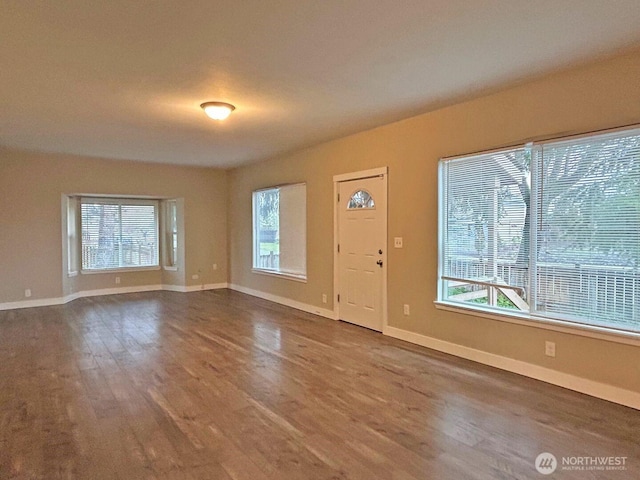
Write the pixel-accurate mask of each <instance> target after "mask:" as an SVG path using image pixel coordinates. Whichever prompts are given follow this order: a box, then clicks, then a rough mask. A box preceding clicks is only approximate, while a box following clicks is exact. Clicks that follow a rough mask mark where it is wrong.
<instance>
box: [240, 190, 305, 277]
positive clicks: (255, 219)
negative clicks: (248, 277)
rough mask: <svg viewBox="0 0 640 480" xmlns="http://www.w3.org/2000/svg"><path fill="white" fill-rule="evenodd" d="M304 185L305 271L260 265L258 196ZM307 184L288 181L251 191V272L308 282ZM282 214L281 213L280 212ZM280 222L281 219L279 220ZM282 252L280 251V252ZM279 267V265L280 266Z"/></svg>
mask: <svg viewBox="0 0 640 480" xmlns="http://www.w3.org/2000/svg"><path fill="white" fill-rule="evenodd" d="M300 186H303V187H304V196H305V206H304V208H305V211H304V232H305V235H304V272H301V273H297V272H293V271H287V270H280V269H275V268H274V269H272V268H266V267H260V266H258V262H257V260H258V257H259V253H258V252H259V250H260V238H259V236H258V224H259V211H258V208H257V196H258V195H259V194H261V193H264V192H268V191H271V190H278V191H280V190H282V189H285V188H288V187H300ZM306 207H307V184H306V182H296V183H287V184H281V185H274V186H271V187H264V188H259V189H256V190H253V191H252V192H251V218H252V226H251V236H252V243H251V245H252V247H251V272H252V273H257V274H260V275H267V276H273V277H278V278H284V279H287V280H293V281H297V282H302V283H306V282H307V234H306V232H307V208H306ZM278 215H280V213H278ZM278 223H280V221H278ZM279 254H280V252H279ZM278 268H279V267H278Z"/></svg>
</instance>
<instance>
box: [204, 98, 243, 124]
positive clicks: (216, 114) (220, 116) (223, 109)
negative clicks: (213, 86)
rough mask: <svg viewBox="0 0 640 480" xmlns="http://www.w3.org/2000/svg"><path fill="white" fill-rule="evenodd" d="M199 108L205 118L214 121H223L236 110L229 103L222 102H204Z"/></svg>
mask: <svg viewBox="0 0 640 480" xmlns="http://www.w3.org/2000/svg"><path fill="white" fill-rule="evenodd" d="M200 107H202V109H203V110H204V113H206V114H207V116H209V117H211V118H213V119H214V120H224V119H225V118H227V117H228V116H229V115H231V112H233V111H234V110H235V109H236V107H234V106H233V105H231V104H230V103H224V102H205V103H203V104H202V105H200Z"/></svg>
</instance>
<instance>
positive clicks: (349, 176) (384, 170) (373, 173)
mask: <svg viewBox="0 0 640 480" xmlns="http://www.w3.org/2000/svg"><path fill="white" fill-rule="evenodd" d="M371 177H383V179H384V188H383V189H382V190H383V200H384V203H385V205H386V206H387V218H385V219H384V222H383V224H384V227H383V228H384V232H383V234H384V247H383V248H384V250H383V253H382V261H383V265H384V268H383V269H382V329H383V331H384V329H386V328H387V326H388V311H387V310H388V309H387V271H388V269H389V264H388V261H387V258H388V257H387V250H388V246H389V245H388V244H389V242H388V235H387V231H388V222H389V203H388V192H387V190H388V187H389V167H379V168H372V169H369V170H361V171H359V172H351V173H343V174H340V175H334V176H333V318H334V320H340V303H339V302H338V290H339V286H340V280H339V272H338V266H339V263H338V186H339V185H338V184H339V183H340V182H346V181H349V180H359V179H361V178H371Z"/></svg>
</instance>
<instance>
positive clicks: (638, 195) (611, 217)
mask: <svg viewBox="0 0 640 480" xmlns="http://www.w3.org/2000/svg"><path fill="white" fill-rule="evenodd" d="M440 185H441V189H440V239H441V243H440V284H439V294H438V299H439V300H440V301H446V302H450V303H458V304H464V305H465V306H466V307H470V308H478V309H485V310H498V311H502V312H506V313H512V314H517V315H520V316H523V315H524V316H528V317H530V318H531V319H538V318H540V319H552V320H557V321H566V322H572V323H578V324H586V325H590V326H596V327H604V328H607V329H613V330H617V331H631V332H640V270H639V269H640V130H638V129H635V130H626V131H617V132H611V133H606V134H593V135H588V136H582V137H575V138H565V139H561V140H554V141H548V142H541V143H534V144H529V145H526V146H523V147H522V148H514V149H509V150H504V151H499V152H488V153H483V154H477V155H471V156H465V157H457V158H450V159H443V160H442V161H441V163H440ZM530 252H532V254H530Z"/></svg>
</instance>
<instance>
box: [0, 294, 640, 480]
mask: <svg viewBox="0 0 640 480" xmlns="http://www.w3.org/2000/svg"><path fill="white" fill-rule="evenodd" d="M0 402H1V403H0V478H1V479H8V478H19V479H31V478H42V479H55V478H78V479H103V478H104V479H122V480H125V479H126V480H130V479H220V480H227V479H236V480H240V479H246V480H262V479H347V478H349V479H363V480H365V479H366V480H373V479H389V480H391V479H393V480H411V479H452V480H457V479H467V478H468V479H511V478H532V479H536V478H538V479H541V478H563V479H564V478H566V479H574V478H575V479H581V480H582V479H589V478H612V479H627V478H629V479H638V478H640V445H639V440H640V412H638V411H636V410H632V409H629V408H625V407H622V406H619V405H615V404H612V403H608V402H605V401H600V400H597V399H594V398H591V397H588V396H585V395H580V394H578V393H574V392H570V391H568V390H564V389H562V388H558V387H554V386H551V385H547V384H544V383H541V382H537V381H534V380H531V379H527V378H524V377H520V376H518V375H513V374H509V373H506V372H502V371H499V370H496V369H492V368H489V367H485V366H482V365H478V364H475V363H472V362H468V361H465V360H461V359H457V358H455V357H450V356H447V355H444V354H440V353H437V352H433V351H430V350H427V349H424V348H421V347H417V346H414V345H411V344H408V343H404V342H401V341H397V340H394V339H390V338H387V337H383V336H382V335H380V334H377V333H374V332H371V331H368V330H365V329H362V328H358V327H355V326H352V325H349V324H345V323H341V322H334V321H332V320H327V319H323V318H320V317H316V316H313V315H309V314H306V313H303V312H299V311H296V310H292V309H289V308H286V307H282V306H279V305H275V304H272V303H269V302H266V301H263V300H260V299H256V298H254V297H250V296H246V295H243V294H239V293H235V292H231V291H227V290H219V291H213V292H196V293H190V294H181V293H172V292H153V293H144V294H131V295H120V296H110V297H95V298H87V299H79V300H76V301H74V302H72V303H70V304H68V305H65V306H60V307H45V308H32V309H24V310H14V311H7V312H0ZM545 451H547V452H551V453H553V454H554V455H555V456H556V457H557V458H558V459H560V458H561V457H562V456H624V457H628V458H627V460H626V467H627V470H625V471H610V472H601V471H595V472H594V471H587V472H585V471H580V472H569V471H560V470H558V471H556V472H555V473H554V474H553V475H551V476H549V477H545V476H542V475H541V474H539V473H538V472H536V470H535V468H534V460H535V458H536V456H537V455H538V454H539V453H541V452H545Z"/></svg>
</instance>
